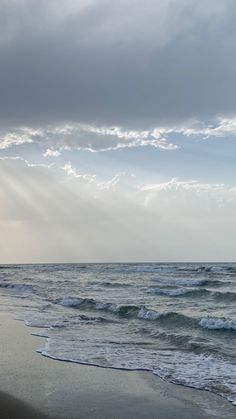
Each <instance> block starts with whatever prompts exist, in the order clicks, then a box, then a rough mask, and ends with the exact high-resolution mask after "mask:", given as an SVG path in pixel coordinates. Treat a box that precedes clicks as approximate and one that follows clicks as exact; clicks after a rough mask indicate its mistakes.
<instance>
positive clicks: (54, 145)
mask: <svg viewBox="0 0 236 419" xmlns="http://www.w3.org/2000/svg"><path fill="white" fill-rule="evenodd" d="M26 143H36V144H39V145H41V146H42V147H43V148H46V151H45V152H44V154H43V155H44V156H45V157H58V156H59V155H60V153H61V151H62V150H63V149H67V150H68V149H77V150H88V151H91V152H99V151H110V150H119V149H121V148H132V147H143V146H152V147H155V148H161V149H164V150H175V149H176V148H178V147H177V146H176V145H174V144H171V143H168V142H167V140H166V139H165V138H164V137H163V136H161V135H160V134H158V133H157V131H156V130H149V131H148V130H146V131H140V130H129V131H127V130H123V129H122V128H120V127H99V126H95V125H88V124H79V123H78V124H65V125H59V126H54V127H46V128H44V129H31V128H28V127H27V128H19V129H15V130H13V131H9V132H5V133H3V134H2V136H1V137H0V149H6V148H9V147H11V146H13V145H22V144H26Z"/></svg>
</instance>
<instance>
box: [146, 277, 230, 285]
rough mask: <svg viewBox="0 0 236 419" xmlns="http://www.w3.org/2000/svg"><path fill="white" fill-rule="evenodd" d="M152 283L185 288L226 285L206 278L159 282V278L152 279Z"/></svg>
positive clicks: (171, 279)
mask: <svg viewBox="0 0 236 419" xmlns="http://www.w3.org/2000/svg"><path fill="white" fill-rule="evenodd" d="M154 282H161V284H162V285H165V286H177V287H178V286H184V287H185V286H186V287H202V286H210V287H215V286H222V285H226V282H222V281H220V280H218V279H206V278H198V279H197V278H168V279H164V280H161V281H160V278H157V279H154Z"/></svg>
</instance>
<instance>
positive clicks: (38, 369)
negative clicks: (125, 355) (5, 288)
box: [0, 312, 236, 419]
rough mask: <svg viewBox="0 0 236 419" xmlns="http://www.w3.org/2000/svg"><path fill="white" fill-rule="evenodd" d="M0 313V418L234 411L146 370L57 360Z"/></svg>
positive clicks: (106, 418) (166, 418)
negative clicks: (118, 368)
mask: <svg viewBox="0 0 236 419" xmlns="http://www.w3.org/2000/svg"><path fill="white" fill-rule="evenodd" d="M35 332H37V329H35V328H29V327H26V326H25V325H24V323H23V322H20V321H16V320H13V318H12V315H10V314H7V313H3V312H1V313H0V333H1V340H0V392H2V393H0V418H1V419H16V418H19V419H22V418H24V419H28V418H30V419H34V418H35V419H37V418H39V419H40V418H42V419H43V418H57V419H85V418H86V419H174V418H175V419H176V418H180V419H189V418H191V419H214V418H219V419H221V418H223V417H224V418H225V419H233V418H235V417H236V408H235V407H233V406H232V405H231V404H230V403H228V402H227V401H225V400H223V399H221V398H220V397H218V396H215V395H213V394H211V393H208V392H205V391H197V390H194V389H189V388H185V387H182V386H176V385H173V384H169V383H166V382H164V381H162V380H161V379H159V378H158V377H156V376H154V375H152V374H150V373H149V372H141V371H134V372H129V371H120V370H112V369H104V368H97V367H93V366H85V365H80V364H74V363H68V362H62V361H56V360H52V359H49V358H45V357H43V356H42V355H41V354H39V353H37V352H36V349H38V348H40V347H43V346H44V344H45V339H44V338H39V337H36V336H32V335H31V333H35Z"/></svg>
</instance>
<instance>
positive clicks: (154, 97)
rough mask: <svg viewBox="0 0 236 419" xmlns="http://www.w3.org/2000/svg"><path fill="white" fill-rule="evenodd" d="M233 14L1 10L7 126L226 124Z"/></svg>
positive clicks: (144, 6) (38, 7)
mask: <svg viewBox="0 0 236 419" xmlns="http://www.w3.org/2000/svg"><path fill="white" fill-rule="evenodd" d="M235 15H236V4H235V1H233V0H223V1H222V0H206V1H205V2H204V4H202V2H199V1H197V0H159V1H156V0H147V1H146V2H145V3H141V2H137V1H135V0H114V1H112V2H111V1H108V0H100V1H99V2H98V1H95V0H79V1H76V2H75V1H72V0H70V1H68V0H57V1H55V0H51V1H50V2H49V1H46V0H41V1H40V2H38V1H37V0H19V1H16V0H9V1H2V2H1V5H0V16H1V22H0V23H1V25H0V40H1V41H0V60H1V68H0V90H1V103H0V122H1V126H2V127H4V128H12V127H17V126H30V127H35V126H46V125H58V124H61V123H78V122H80V123H82V124H89V125H93V126H108V127H111V126H122V127H125V129H126V130H130V129H138V130H146V129H150V127H151V128H152V127H154V126H158V125H161V124H167V125H168V126H169V125H173V124H179V123H185V122H186V121H187V120H189V119H191V118H196V119H198V120H200V121H203V122H205V123H207V124H208V123H209V121H210V120H211V119H212V118H216V117H219V116H221V117H227V118H228V117H230V116H232V115H233V114H235V112H236V109H235V95H234V89H233V88H232V86H235V82H236V58H235V57H236V54H235V45H236V43H235V35H236V31H235ZM111 139H112V138H111Z"/></svg>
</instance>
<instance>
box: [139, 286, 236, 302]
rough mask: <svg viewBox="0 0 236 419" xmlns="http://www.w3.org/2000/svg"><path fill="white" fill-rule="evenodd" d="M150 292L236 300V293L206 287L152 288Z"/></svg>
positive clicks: (228, 300)
mask: <svg viewBox="0 0 236 419" xmlns="http://www.w3.org/2000/svg"><path fill="white" fill-rule="evenodd" d="M147 293H148V294H154V295H155V294H156V295H161V296H167V297H182V296H185V297H211V298H213V299H215V300H217V301H225V302H226V301H227V302H233V301H236V293H235V292H231V291H226V292H219V291H210V290H208V289H206V288H201V289H199V288H174V289H173V288H172V289H166V288H151V289H149V290H148V291H147Z"/></svg>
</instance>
